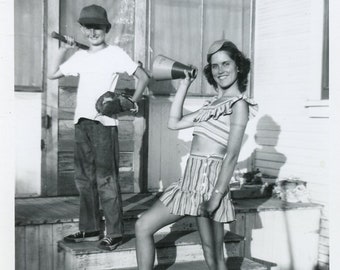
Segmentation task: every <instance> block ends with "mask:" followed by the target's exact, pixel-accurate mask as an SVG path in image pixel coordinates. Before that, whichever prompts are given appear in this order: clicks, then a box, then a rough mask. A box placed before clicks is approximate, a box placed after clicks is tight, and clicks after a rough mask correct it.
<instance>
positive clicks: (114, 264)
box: [58, 230, 244, 270]
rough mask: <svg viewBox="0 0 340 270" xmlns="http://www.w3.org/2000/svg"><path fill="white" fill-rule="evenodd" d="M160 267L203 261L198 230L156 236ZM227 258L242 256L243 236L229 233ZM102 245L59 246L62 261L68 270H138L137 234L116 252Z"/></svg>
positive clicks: (227, 234) (78, 244)
mask: <svg viewBox="0 0 340 270" xmlns="http://www.w3.org/2000/svg"><path fill="white" fill-rule="evenodd" d="M154 238H155V245H156V260H155V261H156V262H155V263H156V265H158V264H159V265H160V264H162V265H164V264H170V265H171V264H174V263H181V262H193V261H203V260H204V256H203V252H202V247H201V240H200V237H199V234H198V232H197V231H189V230H187V231H173V232H171V233H158V234H156V235H155V237H154ZM224 240H225V254H226V256H227V255H228V256H239V255H240V248H241V244H240V242H241V241H243V240H244V238H243V237H241V236H239V235H237V234H234V233H231V232H227V233H226V234H225V238H224ZM97 245H98V242H83V243H67V242H64V241H60V242H59V243H58V247H59V253H60V258H62V260H64V265H65V270H71V269H72V270H73V269H74V270H75V269H86V270H89V269H91V270H99V269H100V270H102V269H119V268H128V267H136V266H137V261H136V250H135V247H136V242H135V237H134V235H127V236H126V237H125V238H124V242H123V244H122V245H121V246H119V247H118V248H117V249H116V250H115V251H112V252H109V251H105V250H101V249H99V248H98V247H97Z"/></svg>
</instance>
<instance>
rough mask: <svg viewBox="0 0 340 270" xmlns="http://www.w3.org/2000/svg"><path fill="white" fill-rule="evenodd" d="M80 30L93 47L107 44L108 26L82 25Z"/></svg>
mask: <svg viewBox="0 0 340 270" xmlns="http://www.w3.org/2000/svg"><path fill="white" fill-rule="evenodd" d="M80 29H81V31H82V32H83V34H84V35H85V36H86V38H87V39H88V41H89V42H90V44H91V45H92V46H99V45H102V44H104V43H105V35H106V29H107V26H106V25H81V26H80Z"/></svg>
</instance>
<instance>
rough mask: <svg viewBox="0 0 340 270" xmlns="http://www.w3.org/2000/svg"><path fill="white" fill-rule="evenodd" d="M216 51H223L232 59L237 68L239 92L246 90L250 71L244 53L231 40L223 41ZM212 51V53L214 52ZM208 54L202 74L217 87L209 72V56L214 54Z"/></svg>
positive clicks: (248, 60) (247, 59)
mask: <svg viewBox="0 0 340 270" xmlns="http://www.w3.org/2000/svg"><path fill="white" fill-rule="evenodd" d="M218 51H225V52H226V53H227V54H228V55H229V57H230V58H231V59H232V60H234V62H235V64H236V67H237V68H238V73H237V85H238V87H239V89H240V91H241V92H244V91H246V89H247V84H248V73H249V71H250V59H249V58H247V57H245V56H244V54H243V53H242V52H241V51H240V50H239V49H238V48H237V47H236V45H235V44H234V43H232V42H231V41H225V42H224V43H223V45H222V46H221V48H220V49H219V50H217V51H216V52H218ZM216 52H214V53H216ZM214 53H212V54H208V56H207V60H208V64H207V65H206V66H205V67H204V70H203V72H204V75H205V77H206V79H207V81H208V83H209V84H211V85H212V86H214V88H215V89H216V88H217V83H216V81H215V80H214V77H213V75H212V72H211V56H212V55H213V54H214Z"/></svg>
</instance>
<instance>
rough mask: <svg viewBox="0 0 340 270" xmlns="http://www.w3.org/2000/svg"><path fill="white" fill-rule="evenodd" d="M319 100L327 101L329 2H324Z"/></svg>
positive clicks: (327, 0) (326, 0)
mask: <svg viewBox="0 0 340 270" xmlns="http://www.w3.org/2000/svg"><path fill="white" fill-rule="evenodd" d="M321 99H329V0H325V7H324V23H323V52H322V89H321Z"/></svg>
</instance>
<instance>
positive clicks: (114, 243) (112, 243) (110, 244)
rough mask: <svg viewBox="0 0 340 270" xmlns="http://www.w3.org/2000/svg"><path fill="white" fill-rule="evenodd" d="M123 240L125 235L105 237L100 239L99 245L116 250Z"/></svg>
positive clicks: (102, 247)
mask: <svg viewBox="0 0 340 270" xmlns="http://www.w3.org/2000/svg"><path fill="white" fill-rule="evenodd" d="M122 242H123V237H115V238H112V237H105V238H104V239H103V240H102V241H100V243H99V245H98V247H99V248H101V249H105V250H110V251H112V250H115V249H116V248H117V247H118V246H119V245H120V244H121V243H122Z"/></svg>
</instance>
